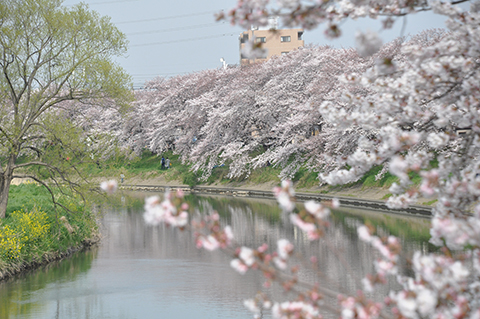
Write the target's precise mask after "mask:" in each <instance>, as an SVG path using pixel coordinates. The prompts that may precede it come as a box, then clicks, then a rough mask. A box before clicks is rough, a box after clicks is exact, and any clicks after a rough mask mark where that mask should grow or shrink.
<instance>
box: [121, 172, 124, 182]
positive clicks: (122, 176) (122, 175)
mask: <svg viewBox="0 0 480 319" xmlns="http://www.w3.org/2000/svg"><path fill="white" fill-rule="evenodd" d="M124 178H125V175H124V174H123V173H122V174H120V183H123V179H124Z"/></svg>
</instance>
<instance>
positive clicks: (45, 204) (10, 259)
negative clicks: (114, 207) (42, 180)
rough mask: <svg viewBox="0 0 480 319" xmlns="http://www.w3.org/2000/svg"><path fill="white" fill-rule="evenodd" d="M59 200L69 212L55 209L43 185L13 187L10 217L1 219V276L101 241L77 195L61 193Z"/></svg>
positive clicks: (8, 212)
mask: <svg viewBox="0 0 480 319" xmlns="http://www.w3.org/2000/svg"><path fill="white" fill-rule="evenodd" d="M58 201H59V202H60V203H61V204H62V205H64V206H65V207H67V208H68V210H69V211H67V210H64V209H60V208H59V207H57V208H55V207H54V206H53V204H52V202H51V195H50V193H49V192H48V191H47V190H46V189H45V188H43V187H41V186H37V185H35V184H21V185H18V186H16V185H12V186H11V190H10V197H9V203H8V208H7V217H6V218H5V219H3V220H0V279H3V278H6V277H8V276H11V275H13V274H16V273H18V272H20V271H22V270H24V269H28V268H33V267H36V266H38V265H41V264H44V263H48V262H50V261H52V260H56V259H60V258H63V257H65V256H67V255H69V254H70V253H72V252H73V251H76V250H78V249H81V248H83V247H85V246H89V245H92V244H93V243H95V242H97V241H98V239H99V234H98V227H97V223H96V217H95V216H94V214H92V213H91V212H89V211H86V210H85V208H84V206H83V205H82V203H81V202H80V201H79V199H77V198H75V197H74V196H64V195H62V196H59V199H58Z"/></svg>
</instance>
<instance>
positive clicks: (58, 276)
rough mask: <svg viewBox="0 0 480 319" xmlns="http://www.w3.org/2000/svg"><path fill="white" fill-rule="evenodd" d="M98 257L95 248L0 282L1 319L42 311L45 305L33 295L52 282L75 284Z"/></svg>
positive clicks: (96, 248)
mask: <svg viewBox="0 0 480 319" xmlns="http://www.w3.org/2000/svg"><path fill="white" fill-rule="evenodd" d="M97 253H98V247H92V248H91V249H89V250H86V251H83V252H78V253H75V254H73V255H72V256H70V257H68V258H66V259H64V260H61V261H56V262H53V263H50V264H48V265H47V266H45V267H41V268H39V269H35V270H32V271H28V272H26V273H23V274H21V275H18V276H16V277H14V278H11V279H9V280H7V281H4V282H0V318H17V317H20V316H23V315H28V314H31V313H34V312H38V310H39V309H41V308H44V307H45V306H46V305H45V304H44V303H43V302H42V301H41V300H39V299H38V298H36V293H39V294H40V293H41V291H42V289H44V288H45V287H46V286H47V285H49V284H51V283H54V282H56V283H58V282H71V281H75V280H77V278H78V276H79V275H81V274H83V273H85V272H87V271H88V270H89V269H90V268H91V267H92V262H93V260H94V259H95V258H96V256H97ZM25 298H27V299H25Z"/></svg>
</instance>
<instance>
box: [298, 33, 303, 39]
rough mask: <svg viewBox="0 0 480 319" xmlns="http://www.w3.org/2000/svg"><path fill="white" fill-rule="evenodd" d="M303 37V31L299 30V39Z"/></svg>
mask: <svg viewBox="0 0 480 319" xmlns="http://www.w3.org/2000/svg"><path fill="white" fill-rule="evenodd" d="M302 37H303V32H302V31H300V32H298V40H302Z"/></svg>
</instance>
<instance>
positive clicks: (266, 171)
mask: <svg viewBox="0 0 480 319" xmlns="http://www.w3.org/2000/svg"><path fill="white" fill-rule="evenodd" d="M161 155H163V156H164V157H165V158H167V157H168V158H169V159H170V162H171V167H170V169H168V170H161V164H160V159H161ZM161 155H157V154H152V153H151V152H149V151H145V152H144V153H143V154H142V156H140V157H137V158H135V159H133V160H129V159H126V158H121V157H118V158H115V159H110V160H108V161H106V162H104V163H102V164H100V165H95V164H90V165H89V166H88V167H87V172H88V174H89V175H90V176H99V177H114V178H117V179H119V178H120V175H121V174H124V175H125V178H126V182H127V183H128V181H129V180H131V179H133V178H135V179H137V180H138V179H149V178H155V177H158V176H162V177H163V178H164V179H165V180H167V181H179V182H182V183H183V184H185V185H189V186H196V185H211V184H217V185H218V184H220V185H227V184H228V185H229V186H231V187H235V186H237V185H240V184H242V183H250V184H262V183H269V182H270V183H275V184H279V183H280V178H279V177H278V176H279V174H280V172H281V169H280V168H278V167H274V166H266V167H261V168H258V169H256V170H254V171H252V172H251V174H250V175H249V176H248V177H247V176H240V177H237V178H233V179H232V178H227V175H228V171H229V167H228V164H226V165H224V166H220V167H216V168H214V169H213V171H212V174H211V176H210V177H209V178H208V179H207V180H206V181H203V180H201V178H200V177H201V176H202V172H192V171H191V169H190V168H191V165H185V164H182V163H181V160H180V159H179V156H178V155H175V154H173V153H172V152H165V153H163V154H161ZM380 170H381V167H374V168H372V169H371V170H370V171H369V172H368V173H367V174H365V176H363V177H362V178H361V179H360V180H358V181H357V182H355V183H351V184H348V185H342V186H332V187H325V188H323V189H322V192H325V193H328V192H329V191H337V190H339V189H344V188H349V187H362V188H386V189H387V188H388V187H390V186H391V185H392V183H394V182H397V181H398V178H397V177H395V176H393V175H391V174H390V173H388V172H387V173H386V174H384V175H383V176H382V177H381V178H379V179H376V177H377V175H378V173H379V172H380ZM411 177H412V178H413V181H414V183H419V181H420V179H419V177H418V176H416V175H415V173H412V176H411ZM292 181H293V183H294V185H295V188H296V189H308V188H313V187H316V186H318V185H319V183H320V182H319V180H318V173H316V172H311V171H309V170H308V169H307V168H304V167H301V168H300V169H299V171H298V172H297V173H296V174H295V176H294V177H293V178H292Z"/></svg>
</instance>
